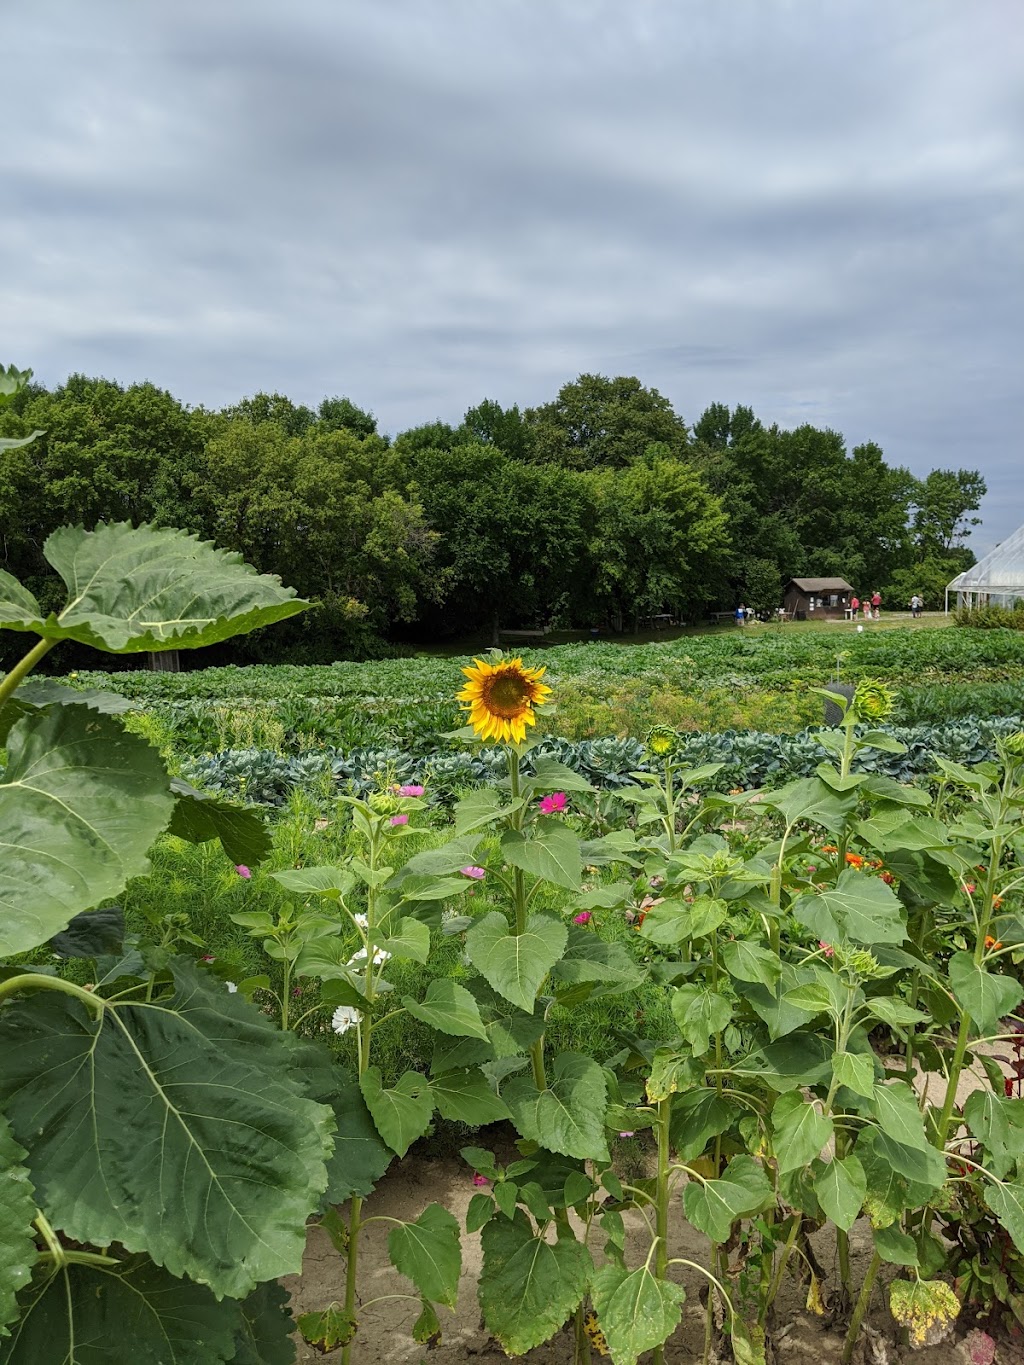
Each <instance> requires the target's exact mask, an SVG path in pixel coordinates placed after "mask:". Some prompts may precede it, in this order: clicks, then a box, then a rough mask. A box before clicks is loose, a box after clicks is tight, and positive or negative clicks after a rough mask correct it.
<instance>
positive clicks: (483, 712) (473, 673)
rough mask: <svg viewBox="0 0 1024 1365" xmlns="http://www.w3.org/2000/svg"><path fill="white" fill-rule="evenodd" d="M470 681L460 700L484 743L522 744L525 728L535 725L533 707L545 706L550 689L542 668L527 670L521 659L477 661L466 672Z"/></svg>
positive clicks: (459, 696) (465, 669)
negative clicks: (544, 680) (506, 741)
mask: <svg viewBox="0 0 1024 1365" xmlns="http://www.w3.org/2000/svg"><path fill="white" fill-rule="evenodd" d="M462 671H463V673H465V675H466V677H467V679H468V680H469V681H468V682H466V684H465V685H464V686H463V688H462V691H461V692H459V693H458V700H459V701H461V702H463V703H464V705H463V710H465V711H468V712H469V723H470V725H472V727H473V729H474V730H475V731H476V733H477V734H478V735H479V737H480V738H481V739H496V740H498V741H500V742H501V741H505V740H511V741H512V743H513V744H521V743H522V742H523V740H524V739H525V738H526V727H527V726H528V725H535V724H536V723H537V722H536V717H535V715H534V707H537V706H542V705H543V704H544V702H545V701H546V699H547V698H548V697H549V696H550V695H551V688H550V687H548V686H547V685H546V684H545V683H542V682H541V681H540V679H541V677H542V676H543V674H544V671H545V670H544V669H543V668H526V667H525V666H524V664H523V661H522V659H498V660H497V661H496V662H494V663H485V662H484V660H483V659H474V660H473V667H472V668H464V669H463V670H462Z"/></svg>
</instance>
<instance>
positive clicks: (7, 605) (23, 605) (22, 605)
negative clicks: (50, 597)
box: [0, 569, 42, 629]
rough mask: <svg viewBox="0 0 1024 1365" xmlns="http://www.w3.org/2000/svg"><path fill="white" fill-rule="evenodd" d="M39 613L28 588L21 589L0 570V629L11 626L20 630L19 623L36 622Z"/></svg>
mask: <svg viewBox="0 0 1024 1365" xmlns="http://www.w3.org/2000/svg"><path fill="white" fill-rule="evenodd" d="M41 612H42V608H41V607H40V605H39V603H38V602H37V601H36V599H35V598H34V597H33V596H32V594H31V593H30V592H29V590H28V588H24V587H22V585H21V584H20V583H19V582H18V580H17V579H16V578H15V577H13V575H12V574H9V573H8V572H7V571H6V569H0V627H2V626H11V625H13V626H14V627H15V629H20V628H21V627H20V626H19V625H18V623H19V622H22V621H26V620H28V621H32V620H36V619H38V617H39V616H40V614H41Z"/></svg>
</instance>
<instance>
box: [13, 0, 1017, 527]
mask: <svg viewBox="0 0 1024 1365" xmlns="http://www.w3.org/2000/svg"><path fill="white" fill-rule="evenodd" d="M3 8H4V10H5V11H6V12H5V13H3V19H2V22H3V48H4V72H3V81H2V85H0V113H2V115H3V121H2V126H3V128H4V135H3V137H2V139H0V249H2V258H3V287H2V290H0V300H2V302H0V310H2V311H0V317H2V333H0V335H2V339H3V343H4V352H5V354H4V355H2V356H0V360H3V361H4V362H7V361H14V362H16V363H17V364H18V365H19V366H31V367H32V368H33V369H34V370H35V372H36V375H37V377H38V378H40V379H41V380H42V381H43V382H44V383H46V384H50V385H52V384H56V383H58V382H60V381H61V380H63V379H64V378H65V377H66V375H67V374H68V373H69V372H71V371H84V372H85V373H87V374H103V375H106V376H108V377H110V378H114V379H118V380H120V381H123V382H130V381H132V380H139V379H151V380H153V381H154V382H155V383H157V384H159V385H161V386H163V387H165V388H168V389H170V390H171V391H172V392H173V393H174V394H176V395H177V396H178V397H179V398H181V399H182V400H184V401H186V402H188V403H192V404H198V403H204V404H207V405H221V404H224V403H227V402H231V401H235V400H236V399H238V398H239V397H241V396H242V395H244V394H249V393H253V392H255V391H256V390H258V389H267V390H273V389H277V390H279V391H281V392H284V393H287V394H288V395H289V396H290V397H291V398H292V399H294V400H295V401H297V402H309V403H315V402H317V401H318V400H319V399H320V398H321V397H322V396H323V395H324V394H335V393H337V394H347V395H348V396H349V397H350V398H352V399H353V401H354V402H356V403H357V404H359V405H360V406H362V407H366V408H370V409H372V410H373V411H374V412H375V413H376V415H377V418H378V420H379V423H380V426H381V428H382V429H383V430H386V431H390V432H396V431H399V430H402V429H403V428H406V427H409V426H413V425H417V424H419V423H421V422H425V421H430V420H432V419H434V418H437V417H441V418H444V419H445V420H448V421H453V422H454V421H458V420H459V418H460V417H461V415H462V413H463V412H464V411H465V409H466V408H467V407H469V406H471V405H473V404H475V403H477V402H479V401H480V400H481V399H482V398H484V397H490V398H496V399H498V400H499V401H501V402H502V403H505V404H511V403H513V402H518V403H519V404H520V405H521V406H528V405H532V404H536V403H540V402H544V401H547V400H548V399H550V398H552V397H553V396H554V395H555V393H556V392H557V390H558V388H559V387H560V386H561V384H563V383H564V382H565V381H566V380H568V379H572V378H574V377H575V376H576V375H577V374H579V373H581V372H583V371H597V372H600V373H604V374H608V375H613V374H635V375H638V376H639V377H640V379H641V380H642V381H643V382H644V383H646V384H651V385H654V386H655V387H657V388H658V389H660V390H661V391H662V392H663V393H664V394H666V395H667V396H668V397H669V398H670V399H671V401H672V403H673V404H674V406H675V407H676V410H677V411H678V412H680V413H681V414H682V416H683V417H684V418H685V419H686V420H687V421H689V422H691V423H692V422H693V421H695V420H696V418H697V417H699V415H700V413H701V412H702V410H703V409H704V408H705V407H706V406H707V405H708V404H709V403H711V402H715V401H720V402H725V403H728V404H730V405H735V404H736V403H747V404H749V405H751V406H752V407H753V408H754V410H755V412H756V413H757V414H758V416H760V417H761V418H762V420H765V421H769V422H770V421H777V422H779V423H781V424H783V425H795V424H797V423H799V422H801V421H810V422H813V423H815V424H816V425H819V426H830V427H833V428H835V429H837V430H839V431H841V432H843V433H844V435H845V437H846V439H847V443H848V444H849V445H850V446H851V447H852V446H853V445H856V444H858V443H860V442H862V441H865V440H875V441H878V442H879V444H881V445H882V447H883V448H884V450H885V452H886V456H887V458H888V459H889V460H890V461H891V462H893V463H899V464H906V465H909V466H910V467H911V468H912V469H913V470H914V471H915V472H916V473H919V474H921V473H924V472H926V471H927V470H928V469H929V468H933V467H936V466H939V467H960V466H965V467H968V468H978V469H980V470H981V471H982V472H983V474H984V476H985V478H986V479H987V480H988V485H989V490H990V491H989V497H988V498H987V499H986V503H985V505H984V507H983V512H984V515H985V525H984V527H983V528H981V529H980V531H979V533H978V534H977V535H976V537H975V542H974V543H975V548H976V549H977V550H978V551H979V552H980V551H982V550H984V549H986V548H988V547H989V546H990V545H991V544H992V543H993V542H994V541H996V540H998V539H1000V538H1002V537H1003V536H1004V535H1006V534H1007V533H1008V532H1009V531H1010V530H1012V529H1013V528H1014V527H1016V526H1017V525H1018V524H1020V523H1021V522H1024V442H1022V431H1024V399H1022V382H1021V379H1022V359H1024V355H1022V352H1024V343H1022V327H1024V213H1022V203H1024V8H1022V6H1021V4H1020V0H244V3H243V2H242V0H202V2H201V3H196V2H195V0H88V3H84V0H64V3H60V0H33V2H32V3H31V4H23V5H17V6H15V5H9V6H4V7H3Z"/></svg>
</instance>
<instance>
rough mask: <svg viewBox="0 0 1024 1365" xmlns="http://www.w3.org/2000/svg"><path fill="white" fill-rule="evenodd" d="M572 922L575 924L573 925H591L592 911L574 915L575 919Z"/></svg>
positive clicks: (582, 911) (583, 911)
mask: <svg viewBox="0 0 1024 1365" xmlns="http://www.w3.org/2000/svg"><path fill="white" fill-rule="evenodd" d="M572 922H573V924H589V923H590V911H589V910H581V911H580V913H579V914H578V915H573V917H572Z"/></svg>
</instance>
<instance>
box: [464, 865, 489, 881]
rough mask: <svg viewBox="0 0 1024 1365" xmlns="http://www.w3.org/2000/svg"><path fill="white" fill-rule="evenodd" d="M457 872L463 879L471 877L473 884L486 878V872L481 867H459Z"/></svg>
mask: <svg viewBox="0 0 1024 1365" xmlns="http://www.w3.org/2000/svg"><path fill="white" fill-rule="evenodd" d="M459 871H460V872H461V873H462V875H463V876H464V877H472V878H473V880H474V881H475V882H478V881H480V879H481V878H482V877H486V876H487V872H486V870H485V869H484V868H482V867H460V868H459Z"/></svg>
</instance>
